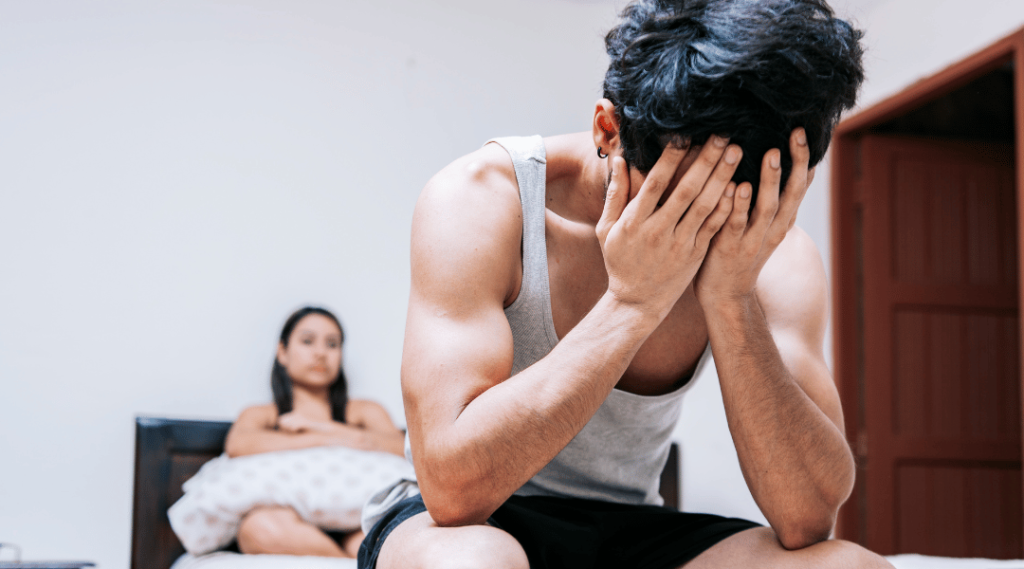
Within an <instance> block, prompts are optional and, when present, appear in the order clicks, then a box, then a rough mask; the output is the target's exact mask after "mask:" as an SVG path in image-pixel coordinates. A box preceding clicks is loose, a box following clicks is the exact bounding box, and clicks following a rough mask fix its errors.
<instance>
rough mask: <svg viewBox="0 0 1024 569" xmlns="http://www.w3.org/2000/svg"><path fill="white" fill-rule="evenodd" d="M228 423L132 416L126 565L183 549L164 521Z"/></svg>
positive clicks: (667, 489) (161, 562)
mask: <svg viewBox="0 0 1024 569" xmlns="http://www.w3.org/2000/svg"><path fill="white" fill-rule="evenodd" d="M230 427H231V422H230V421H194V420H184V419H166V418H161V417H136V419H135V497H134V504H133V506H134V508H133V512H132V565H131V569H169V568H170V566H171V565H172V564H173V563H174V561H175V560H176V559H177V558H178V557H180V556H181V554H182V553H184V552H185V549H184V548H183V547H182V546H181V543H180V542H179V541H178V538H177V536H175V535H174V531H172V530H171V523H170V522H169V521H168V520H167V508H169V507H170V506H171V504H174V502H176V501H177V500H178V498H180V497H181V495H182V491H181V485H182V484H183V483H184V482H185V481H186V480H188V479H189V478H191V477H192V475H193V474H195V473H196V471H198V470H199V467H200V466H202V465H203V463H205V462H206V461H208V460H210V459H211V458H214V457H216V456H218V455H220V454H221V453H222V452H223V451H224V438H225V437H226V436H227V434H228V428H230ZM660 491H661V495H662V497H663V498H665V504H666V505H668V506H671V507H673V508H678V507H679V451H678V448H677V447H676V445H675V444H674V443H673V445H672V448H671V450H670V451H669V456H668V463H667V464H666V465H665V469H664V470H663V471H662V473H661V488H660Z"/></svg>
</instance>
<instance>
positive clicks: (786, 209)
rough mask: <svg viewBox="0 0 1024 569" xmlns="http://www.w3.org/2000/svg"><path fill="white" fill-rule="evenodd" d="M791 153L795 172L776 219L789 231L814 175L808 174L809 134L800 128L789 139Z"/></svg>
mask: <svg viewBox="0 0 1024 569" xmlns="http://www.w3.org/2000/svg"><path fill="white" fill-rule="evenodd" d="M789 151H790V153H791V154H792V155H793V170H792V171H791V172H790V174H789V180H788V181H787V182H786V191H785V192H783V194H782V197H781V198H779V212H778V214H776V216H775V218H776V219H778V220H779V222H780V224H781V225H782V226H783V227H784V230H785V231H788V230H789V228H790V227H792V225H793V220H794V219H796V211H797V209H798V208H799V207H800V202H802V201H803V199H804V195H805V194H806V193H807V186H809V185H810V183H811V178H812V176H813V174H811V173H810V172H808V170H807V165H808V163H809V162H810V158H811V151H810V150H809V149H808V148H807V133H805V132H804V129H802V128H798V129H795V130H794V131H793V133H792V134H791V135H790V137H789Z"/></svg>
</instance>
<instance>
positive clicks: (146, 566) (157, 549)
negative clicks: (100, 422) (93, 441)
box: [131, 417, 231, 569]
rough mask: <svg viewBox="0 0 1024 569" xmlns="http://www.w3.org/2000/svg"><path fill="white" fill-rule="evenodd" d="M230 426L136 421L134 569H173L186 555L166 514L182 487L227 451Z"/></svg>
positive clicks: (219, 423) (184, 422) (159, 419)
mask: <svg viewBox="0 0 1024 569" xmlns="http://www.w3.org/2000/svg"><path fill="white" fill-rule="evenodd" d="M230 427H231V422H230V421H187V420H182V419H164V418H159V417H136V418H135V498H134V504H133V511H132V566H131V569H169V568H170V566H171V564H173V563H174V561H175V560H176V559H177V558H178V557H180V556H181V554H182V553H184V552H185V548H184V547H182V545H181V542H179V541H178V537H177V536H175V535H174V531H172V530H171V522H170V521H169V520H168V519H167V508H169V507H170V506H171V504H174V503H175V502H177V501H178V498H181V494H182V491H181V485H182V484H183V483H184V482H185V481H186V480H188V479H189V478H191V477H192V475H193V474H195V473H196V472H197V471H198V470H199V467H200V466H202V465H203V463H205V462H206V461H208V460H210V459H211V458H214V457H216V456H218V455H220V454H221V453H222V452H223V451H224V439H225V437H227V434H228V429H229V428H230Z"/></svg>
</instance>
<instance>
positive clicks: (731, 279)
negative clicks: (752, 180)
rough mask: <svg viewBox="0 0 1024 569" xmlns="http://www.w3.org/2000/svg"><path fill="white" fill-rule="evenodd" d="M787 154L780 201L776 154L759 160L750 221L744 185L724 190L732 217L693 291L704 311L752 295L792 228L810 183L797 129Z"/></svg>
mask: <svg viewBox="0 0 1024 569" xmlns="http://www.w3.org/2000/svg"><path fill="white" fill-rule="evenodd" d="M789 149H790V153H791V154H792V156H793V169H792V171H791V173H790V175H789V180H788V181H787V183H786V191H785V192H783V193H782V197H781V199H780V197H779V180H780V179H781V178H782V168H781V167H780V159H781V157H780V153H779V151H778V150H776V149H773V150H769V151H768V152H766V153H765V155H764V158H763V159H762V163H761V187H760V189H759V191H758V197H757V204H756V205H755V206H754V211H753V212H752V214H751V215H749V216H748V215H747V212H748V211H750V200H751V186H750V184H749V183H747V182H744V183H743V184H740V185H739V187H736V185H735V183H730V184H729V187H728V188H726V191H725V196H726V198H728V199H730V200H731V201H732V208H731V213H730V214H729V219H728V221H727V222H726V223H725V225H724V227H722V228H721V230H720V231H718V232H717V234H716V235H715V236H714V239H713V240H712V242H711V245H710V247H709V250H708V253H707V258H706V259H705V260H704V264H703V265H702V266H701V267H700V271H699V272H698V273H697V278H696V281H695V286H694V290H695V292H696V294H697V299H698V300H699V301H700V303H701V305H702V306H704V308H705V310H707V309H708V308H709V307H710V306H711V305H712V304H713V303H716V302H721V301H726V302H728V301H731V300H739V299H743V298H745V297H749V296H750V295H751V294H753V292H754V287H755V286H756V284H757V277H758V275H759V274H760V273H761V268H762V267H764V264H765V262H767V261H768V258H769V257H770V256H771V255H772V253H773V252H774V251H775V249H776V248H777V247H778V246H779V244H781V243H782V240H783V239H784V238H785V237H786V233H787V232H789V230H790V229H791V228H792V227H793V224H794V223H796V213H797V209H798V208H799V206H800V202H801V201H802V200H803V198H804V195H805V194H806V193H807V186H808V185H809V184H810V180H811V178H812V176H811V175H810V174H811V173H809V172H808V170H807V165H808V161H809V158H810V151H809V150H808V148H807V135H806V133H805V132H804V129H802V128H798V129H796V130H794V131H793V132H792V133H791V134H790V137H789ZM812 173H813V172H812Z"/></svg>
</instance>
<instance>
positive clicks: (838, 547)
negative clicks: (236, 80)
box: [683, 528, 893, 569]
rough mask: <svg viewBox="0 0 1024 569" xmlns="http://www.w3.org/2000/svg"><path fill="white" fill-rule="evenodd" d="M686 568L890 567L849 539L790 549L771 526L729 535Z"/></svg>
mask: <svg viewBox="0 0 1024 569" xmlns="http://www.w3.org/2000/svg"><path fill="white" fill-rule="evenodd" d="M683 567H684V568H685V569H722V568H729V567H758V568H764V569H819V568H820V569H876V568H877V569H893V567H892V565H890V564H889V562H888V561H886V560H885V559H884V558H883V557H881V556H880V555H876V554H874V553H872V552H870V551H868V550H867V549H864V548H863V547H861V546H859V545H857V544H855V543H850V542H848V541H841V540H835V539H833V540H829V541H823V542H821V543H818V544H815V545H812V546H810V547H805V548H804V549H797V550H793V551H789V550H787V549H785V548H783V547H782V545H781V544H780V543H779V540H778V539H777V538H776V537H775V532H773V531H772V530H771V528H754V529H749V530H746V531H742V532H740V533H737V534H736V535H733V536H731V537H728V538H726V539H724V540H722V541H720V542H719V543H717V544H715V545H714V546H712V547H711V548H710V549H708V550H707V551H705V552H704V553H702V554H700V555H698V556H697V557H696V558H694V559H693V560H692V561H690V562H689V563H686V564H685V565H683Z"/></svg>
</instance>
